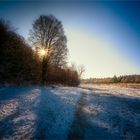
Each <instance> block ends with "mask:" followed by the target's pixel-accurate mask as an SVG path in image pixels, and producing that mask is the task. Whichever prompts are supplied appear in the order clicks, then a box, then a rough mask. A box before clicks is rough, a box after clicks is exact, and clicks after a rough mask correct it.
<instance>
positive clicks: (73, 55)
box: [0, 0, 140, 78]
mask: <svg viewBox="0 0 140 140" xmlns="http://www.w3.org/2000/svg"><path fill="white" fill-rule="evenodd" d="M40 14H43V15H48V14H53V15H54V16H56V18H58V19H59V20H61V21H62V24H63V26H64V29H65V34H66V35H67V38H68V49H69V61H70V62H72V63H76V64H83V65H84V66H85V68H86V73H85V78H89V77H111V76H113V75H117V76H119V75H126V74H140V2H138V1H130V0H129V1H124V2H123V1H120V2H117V1H114V2H113V1H98V2H97V1H88V0H87V1H86V0H85V1H84V0H83V1H82V0H75V1H74V0H73V1H64V0H63V1H59V0H52V1H37V0H36V1H22V0H19V1H17V0H16V1H12V0H11V1H6V2H4V1H0V18H4V19H5V20H9V21H10V22H11V23H12V25H13V26H14V27H16V28H17V32H18V33H19V34H21V35H22V36H23V37H24V38H25V39H27V38H28V37H29V36H28V34H29V30H30V29H31V28H32V23H33V21H34V20H35V19H36V18H38V17H39V15H40Z"/></svg>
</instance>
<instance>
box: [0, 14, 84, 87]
mask: <svg viewBox="0 0 140 140" xmlns="http://www.w3.org/2000/svg"><path fill="white" fill-rule="evenodd" d="M29 41H30V45H29V43H27V41H26V40H25V39H24V38H23V37H22V36H21V35H19V34H18V33H17V32H16V30H15V29H14V28H13V27H11V25H10V24H9V23H8V22H6V21H4V20H3V19H1V20H0V83H1V84H5V83H10V84H42V85H44V84H52V83H55V84H58V83H59V84H64V85H70V86H77V85H78V84H79V83H80V75H81V73H78V70H77V69H75V68H74V67H72V66H71V67H70V66H68V64H67V54H68V48H67V38H66V35H65V33H64V29H63V26H62V23H61V22H60V21H59V20H58V19H56V18H55V17H54V16H52V15H47V16H45V15H41V16H39V18H38V19H36V20H35V21H34V22H33V26H32V29H31V30H30V37H29Z"/></svg>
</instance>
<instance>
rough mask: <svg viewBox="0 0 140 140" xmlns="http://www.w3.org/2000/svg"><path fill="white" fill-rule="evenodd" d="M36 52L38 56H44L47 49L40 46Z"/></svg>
mask: <svg viewBox="0 0 140 140" xmlns="http://www.w3.org/2000/svg"><path fill="white" fill-rule="evenodd" d="M38 54H39V55H40V56H45V55H47V50H46V49H44V48H41V49H39V50H38Z"/></svg>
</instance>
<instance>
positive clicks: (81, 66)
mask: <svg viewBox="0 0 140 140" xmlns="http://www.w3.org/2000/svg"><path fill="white" fill-rule="evenodd" d="M84 72H85V67H84V65H79V66H78V75H79V78H80V79H81V78H82V76H83V74H84Z"/></svg>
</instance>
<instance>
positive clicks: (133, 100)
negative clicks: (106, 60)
mask: <svg viewBox="0 0 140 140" xmlns="http://www.w3.org/2000/svg"><path fill="white" fill-rule="evenodd" d="M0 139H3V140H12V139H13V140H15V139H17V140H21V139H26V140H28V139H35V140H45V139H51V140H52V139H53V140H54V139H56V140H58V139H62V140H66V139H86V140H91V139H97V140H98V139H99V140H100V139H111V140H112V139H115V140H116V139H126V140H127V139H136V140H137V139H140V89H137V88H128V87H127V88H126V87H120V86H111V85H110V86H107V85H106V86H105V85H88V86H87V85H86V86H85V85H84V86H83V85H82V86H79V87H77V88H76V87H61V86H60V87H59V86H56V87H55V88H54V87H37V86H30V87H2V88H0Z"/></svg>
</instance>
